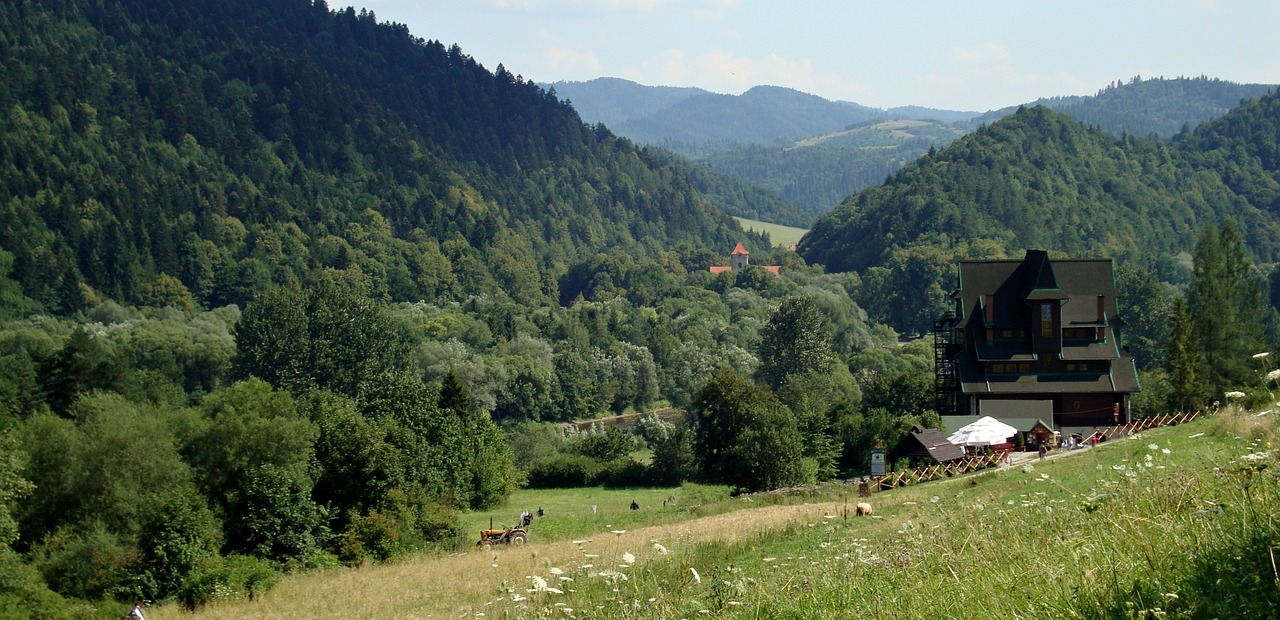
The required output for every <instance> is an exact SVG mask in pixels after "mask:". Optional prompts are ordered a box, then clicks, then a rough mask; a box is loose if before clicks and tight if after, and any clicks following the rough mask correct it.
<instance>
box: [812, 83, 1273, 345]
mask: <svg viewBox="0 0 1280 620" xmlns="http://www.w3.org/2000/svg"><path fill="white" fill-rule="evenodd" d="M1278 153H1280V95H1277V94H1274V93H1273V94H1269V95H1266V96H1263V97H1261V98H1258V99H1252V100H1249V101H1246V102H1245V103H1244V104H1242V105H1240V106H1237V107H1236V108H1235V109H1233V110H1231V111H1230V112H1228V113H1227V114H1226V115H1224V116H1222V117H1221V118H1218V119H1214V120H1211V121H1208V122H1206V123H1202V124H1201V125H1200V126H1199V127H1197V128H1196V129H1195V130H1194V131H1190V132H1186V133H1182V134H1179V135H1178V136H1176V137H1175V138H1174V139H1173V140H1164V139H1160V138H1138V137H1135V136H1133V135H1126V136H1123V137H1117V136H1113V135H1111V134H1109V133H1106V132H1104V131H1102V130H1101V129H1098V128H1096V127H1093V128H1089V127H1086V126H1084V125H1083V124H1081V123H1080V122H1078V121H1076V120H1075V119H1073V118H1071V117H1068V116H1067V115H1065V114H1063V113H1061V112H1056V111H1054V110H1051V109H1049V108H1047V107H1045V106H1035V107H1024V108H1020V109H1018V110H1017V111H1016V112H1015V113H1014V114H1012V115H1010V116H1008V117H1005V118H1003V119H1001V120H999V121H997V122H995V123H992V124H991V125H987V126H984V127H982V128H981V129H979V130H977V131H975V132H973V133H971V134H969V135H967V136H965V137H963V138H961V139H959V140H956V141H955V142H953V143H952V144H951V145H950V146H949V147H947V148H945V149H942V150H939V151H936V152H934V153H931V154H929V155H928V156H926V157H922V158H920V159H919V160H916V161H915V162H912V163H911V164H909V165H907V166H905V167H903V168H902V169H901V170H900V171H898V172H897V173H895V174H894V175H892V176H891V177H890V178H889V179H887V180H886V181H885V183H883V184H881V185H877V186H873V187H868V188H866V189H864V190H862V191H861V192H859V193H857V194H855V195H853V196H851V197H849V199H847V200H846V201H844V202H843V203H841V204H840V205H839V206H838V207H836V208H835V209H834V210H832V211H831V212H830V213H827V214H825V215H824V216H822V218H820V219H819V221H818V222H817V223H816V224H815V225H814V226H813V228H812V229H811V230H810V232H809V233H808V234H807V235H806V236H805V237H804V239H802V240H801V242H800V244H799V252H800V254H801V256H803V257H804V258H805V260H807V261H811V262H816V263H821V264H823V265H825V266H826V267H827V269H828V270H829V271H856V272H858V273H860V274H862V275H863V281H864V284H866V283H868V282H882V283H885V285H890V284H891V285H892V287H893V290H898V289H902V288H903V287H906V289H908V290H913V291H921V290H932V291H936V292H937V293H938V294H937V295H930V296H928V297H929V299H928V302H927V304H926V305H922V306H920V307H917V308H915V309H914V310H910V311H908V310H904V309H905V308H910V307H911V305H912V304H917V303H922V302H918V301H916V300H913V299H905V298H904V299H899V300H897V302H898V303H897V305H896V306H891V305H886V307H885V308H883V309H880V312H882V314H877V309H875V308H871V309H869V313H870V314H871V315H872V316H873V317H874V318H877V319H882V320H886V321H888V322H890V324H892V325H893V326H894V327H895V328H897V329H899V330H900V331H909V332H915V333H923V331H924V330H926V329H928V325H929V323H930V322H931V321H932V320H933V319H934V318H936V317H938V316H941V314H942V313H943V312H945V311H946V310H947V307H946V305H945V299H944V298H943V295H942V293H944V292H945V291H946V290H948V289H949V288H950V279H951V277H952V271H951V269H949V268H948V266H949V265H952V264H954V262H955V261H956V260H959V259H962V258H991V257H1006V256H1016V255H1017V254H1018V253H1019V252H1020V251H1021V250H1023V249H1026V248H1039V249H1046V250H1048V251H1050V252H1051V253H1053V254H1056V255H1063V256H1105V257H1114V258H1117V259H1119V260H1121V261H1122V262H1132V263H1133V264H1134V265H1136V266H1140V267H1143V268H1146V269H1154V270H1156V271H1157V272H1159V273H1160V274H1161V276H1162V277H1164V278H1165V279H1166V280H1168V281H1171V282H1177V281H1179V277H1180V274H1181V275H1185V274H1183V273H1182V272H1181V271H1180V269H1182V267H1181V266H1180V261H1179V258H1178V255H1179V254H1180V253H1185V252H1187V251H1189V250H1190V248H1192V247H1194V245H1195V240H1196V238H1197V236H1198V234H1199V233H1200V232H1201V230H1202V229H1203V227H1204V226H1206V225H1208V224H1212V223H1215V222H1222V221H1226V220H1231V221H1233V222H1234V223H1235V225H1236V227H1237V228H1238V230H1239V231H1240V234H1241V237H1242V238H1243V240H1244V242H1245V245H1246V247H1247V249H1248V251H1249V252H1250V253H1251V255H1252V258H1253V260H1254V261H1255V262H1259V263H1273V262H1275V261H1277V260H1280V155H1277V154H1278ZM917 297H921V296H919V295H917Z"/></svg>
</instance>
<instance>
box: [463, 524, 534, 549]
mask: <svg viewBox="0 0 1280 620" xmlns="http://www.w3.org/2000/svg"><path fill="white" fill-rule="evenodd" d="M528 541H529V534H528V532H526V531H525V529H524V528H522V527H509V528H507V529H505V530H480V540H479V542H477V543H476V546H477V547H480V548H481V549H488V548H490V547H492V546H494V545H512V546H515V547H519V546H520V545H523V544H525V543H526V542H528Z"/></svg>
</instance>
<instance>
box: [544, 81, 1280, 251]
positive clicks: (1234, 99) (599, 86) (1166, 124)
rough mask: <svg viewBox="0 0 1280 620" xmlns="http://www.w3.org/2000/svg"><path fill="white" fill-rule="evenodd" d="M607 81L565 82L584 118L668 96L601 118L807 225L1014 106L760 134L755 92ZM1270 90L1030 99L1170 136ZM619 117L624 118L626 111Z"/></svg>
mask: <svg viewBox="0 0 1280 620" xmlns="http://www.w3.org/2000/svg"><path fill="white" fill-rule="evenodd" d="M614 82H615V81H613V80H603V79H602V80H593V81H591V82H586V83H581V84H573V85H566V86H567V87H568V88H569V89H570V90H573V91H574V92H578V93H579V94H580V96H584V97H586V98H587V100H588V101H589V102H590V105H589V106H588V107H587V108H584V109H585V110H587V111H586V112H584V116H586V117H587V118H590V119H594V118H596V116H593V115H595V114H601V113H603V111H604V110H606V109H610V107H611V106H620V105H624V103H625V102H626V100H618V101H614V100H613V99H612V98H611V97H613V96H622V94H623V92H625V93H626V94H627V95H630V97H631V99H635V100H638V101H640V102H646V103H647V104H648V106H649V107H654V106H660V105H661V104H667V105H666V107H660V108H658V109H656V110H654V111H651V112H649V115H648V117H646V118H644V119H643V120H639V119H634V117H632V116H627V117H626V119H627V122H625V123H622V122H618V123H616V124H615V123H612V122H608V124H610V126H611V127H613V128H615V129H616V130H617V131H618V132H619V133H621V134H622V135H625V136H628V137H630V138H632V139H634V140H637V141H639V142H642V143H644V142H650V143H657V144H660V145H662V146H664V147H667V148H671V149H673V150H675V151H677V152H679V153H681V154H683V155H685V156H688V157H691V158H693V159H695V160H697V161H700V162H703V163H706V164H708V165H709V166H710V167H711V168H712V169H714V170H716V171H719V172H721V173H724V174H727V175H730V176H732V177H734V178H737V179H741V180H744V181H747V182H749V183H751V184H753V185H756V186H759V187H761V188H764V189H766V190H768V191H770V192H773V193H776V194H778V195H779V196H781V197H782V198H783V199H785V200H786V201H787V202H788V203H789V204H791V205H793V207H792V209H791V211H790V212H786V211H783V212H779V215H778V216H774V217H786V218H787V220H786V221H785V222H784V221H782V220H771V221H777V222H779V223H789V224H793V225H801V226H807V225H809V224H810V223H812V221H814V219H816V216H817V215H819V214H822V213H825V212H827V211H829V210H831V208H832V207H833V206H834V205H836V204H839V202H840V201H842V200H844V199H845V198H846V197H848V196H849V195H851V194H853V193H856V192H858V191H861V190H862V189H864V188H866V187H870V186H872V185H876V184H879V183H880V182H882V181H883V180H884V179H885V177H886V176H887V175H889V174H891V173H893V172H896V171H897V170H898V169H899V168H901V167H902V166H903V165H905V164H906V163H908V162H910V161H913V160H915V159H916V158H918V157H920V156H922V155H924V154H925V153H926V152H927V151H928V150H929V148H930V147H933V148H936V149H941V148H943V147H945V146H947V145H948V144H949V143H950V142H951V140H953V139H955V138H956V137H959V136H961V135H963V134H965V133H967V132H969V131H973V130H976V129H978V128H979V127H981V126H983V125H989V124H993V123H995V122H996V121H998V120H1000V119H1002V118H1004V117H1006V116H1008V115H1010V114H1013V113H1014V112H1015V111H1016V110H1017V108H1015V107H1010V108H1005V109H1001V110H995V111H991V112H987V113H986V114H981V115H979V114H977V113H974V112H955V111H950V110H931V109H925V108H919V107H915V106H903V107H898V108H891V109H889V110H872V109H870V108H859V107H858V106H854V108H855V109H859V110H861V111H862V112H864V113H867V115H866V116H864V117H863V118H861V119H859V120H856V121H855V120H851V119H850V118H849V110H848V109H845V108H842V107H841V105H853V104H839V103H838V102H826V103H827V105H816V104H814V103H813V102H809V103H804V102H801V104H796V102H789V103H788V107H789V109H788V111H787V112H786V114H803V115H806V121H805V123H804V124H803V125H799V124H796V125H797V126H803V127H805V128H807V129H808V130H809V131H810V132H811V133H809V134H803V135H795V134H793V133H786V132H781V131H774V133H770V134H768V135H767V136H766V135H761V133H760V132H761V129H760V128H769V129H776V121H775V119H776V118H778V117H780V116H782V113H781V112H779V111H777V110H773V109H768V108H762V107H760V106H751V105H749V104H748V102H749V101H750V99H749V98H748V95H751V94H752V92H753V91H748V92H747V93H744V94H743V95H741V96H740V97H732V96H728V95H720V96H719V99H716V98H714V97H712V98H707V97H702V98H694V97H692V96H691V95H687V94H685V95H684V96H685V98H684V99H680V100H679V103H676V104H669V103H667V102H669V101H670V99H671V98H675V97H680V96H682V93H681V92H680V91H672V90H668V89H662V88H660V87H647V86H641V85H638V84H634V83H630V82H625V81H621V80H618V81H617V82H622V83H623V84H625V85H626V89H625V91H623V90H620V89H618V88H616V86H617V85H616V84H615V83H614ZM1274 88H1275V87H1274V86H1269V85H1261V84H1235V83H1232V82H1226V81H1223V80H1218V79H1210V78H1206V77H1201V78H1173V79H1164V78H1156V79H1147V80H1143V79H1141V78H1137V77H1135V78H1133V79H1131V80H1129V81H1128V82H1123V83H1122V82H1119V81H1117V82H1115V83H1113V84H1110V85H1108V86H1107V87H1106V88H1104V89H1102V90H1100V91H1098V93H1097V94H1096V95H1094V96H1089V97H1078V96H1077V97H1050V98H1044V99H1039V100H1037V101H1035V102H1034V103H1030V104H1027V107H1033V106H1035V105H1043V106H1045V107H1048V108H1051V109H1054V110H1057V111H1059V112H1062V113H1064V114H1066V115H1067V116H1070V117H1071V118H1073V119H1075V120H1076V121H1079V122H1082V123H1084V124H1085V125H1086V126H1090V127H1097V128H1099V129H1102V130H1103V131H1106V132H1108V133H1111V134H1113V135H1116V136H1120V135H1125V134H1128V135H1134V136H1139V137H1148V136H1151V135H1153V134H1155V135H1159V136H1163V137H1166V138H1167V137H1170V136H1172V135H1173V134H1175V133H1178V132H1179V131H1181V130H1182V129H1183V128H1186V127H1194V126H1195V125H1197V124H1199V123H1201V122H1203V121H1206V120H1209V119H1212V118H1216V117H1218V116H1221V115H1223V114H1225V113H1226V112H1227V111H1229V110H1231V109H1232V108H1234V107H1235V106H1237V105H1238V104H1239V103H1240V102H1241V101H1242V100H1245V99H1250V98H1256V97H1259V96H1262V95H1265V94H1266V93H1268V92H1269V91H1271V90H1273V89H1274ZM766 90H767V89H766ZM709 97H710V96H709ZM780 101H781V100H780ZM609 102H613V103H612V104H610V103H609ZM713 102H714V103H718V104H719V105H721V106H722V107H723V109H722V110H721V111H719V112H718V113H717V114H718V115H719V116H721V117H724V118H728V119H734V122H728V123H725V122H719V123H708V122H706V121H707V119H706V116H707V115H705V114H704V115H703V116H699V114H702V113H703V112H705V110H704V108H706V107H707V106H710V105H712V104H713ZM695 104H696V105H695ZM646 109H647V108H646ZM871 112H874V113H871ZM744 114H757V115H759V116H758V117H757V118H756V120H755V121H754V122H741V121H740V120H738V119H739V118H740V116H741V115H744ZM616 120H618V121H621V120H623V117H616ZM841 123H843V125H840V124H841ZM836 125H840V126H838V127H837V126H836ZM654 127H672V128H679V131H678V132H676V131H674V130H672V131H668V132H667V133H653V132H652V131H651V130H652V129H653V128H654ZM712 132H718V133H712ZM732 214H733V215H739V216H747V217H755V215H752V214H746V213H738V212H732ZM759 215H764V214H759ZM766 219H767V218H766Z"/></svg>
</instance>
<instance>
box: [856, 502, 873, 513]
mask: <svg viewBox="0 0 1280 620" xmlns="http://www.w3.org/2000/svg"><path fill="white" fill-rule="evenodd" d="M854 508H855V510H856V512H855V514H857V515H858V516H859V517H861V516H863V515H866V516H871V515H872V514H874V513H875V511H874V510H872V509H871V504H868V503H867V502H858V505H857V506H855V507H854Z"/></svg>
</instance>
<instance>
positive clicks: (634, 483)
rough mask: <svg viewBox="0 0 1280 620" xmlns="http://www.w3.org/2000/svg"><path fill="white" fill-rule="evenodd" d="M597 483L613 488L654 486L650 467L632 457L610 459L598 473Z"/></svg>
mask: <svg viewBox="0 0 1280 620" xmlns="http://www.w3.org/2000/svg"><path fill="white" fill-rule="evenodd" d="M596 484H601V485H604V486H606V487H612V488H632V487H647V486H652V484H653V483H652V482H651V479H650V477H649V469H648V468H647V467H645V466H644V465H643V464H642V463H639V462H637V461H636V460H635V459H632V458H620V459H615V460H613V461H610V462H608V463H606V464H605V465H604V467H602V468H600V471H599V472H598V473H597V474H596Z"/></svg>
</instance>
